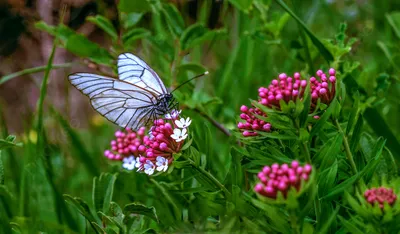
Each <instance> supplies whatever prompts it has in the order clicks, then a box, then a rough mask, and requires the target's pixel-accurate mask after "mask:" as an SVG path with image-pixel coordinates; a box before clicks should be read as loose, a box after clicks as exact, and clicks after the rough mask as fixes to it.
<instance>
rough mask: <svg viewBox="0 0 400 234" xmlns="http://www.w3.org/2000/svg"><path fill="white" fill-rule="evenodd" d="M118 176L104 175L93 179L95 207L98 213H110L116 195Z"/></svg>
mask: <svg viewBox="0 0 400 234" xmlns="http://www.w3.org/2000/svg"><path fill="white" fill-rule="evenodd" d="M116 179H117V176H116V174H109V173H103V174H101V175H100V177H95V178H94V179H93V193H92V197H93V203H94V204H93V205H94V208H95V209H96V211H103V212H104V213H106V214H107V213H108V211H109V209H110V203H111V200H112V197H113V193H114V183H115V180H116Z"/></svg>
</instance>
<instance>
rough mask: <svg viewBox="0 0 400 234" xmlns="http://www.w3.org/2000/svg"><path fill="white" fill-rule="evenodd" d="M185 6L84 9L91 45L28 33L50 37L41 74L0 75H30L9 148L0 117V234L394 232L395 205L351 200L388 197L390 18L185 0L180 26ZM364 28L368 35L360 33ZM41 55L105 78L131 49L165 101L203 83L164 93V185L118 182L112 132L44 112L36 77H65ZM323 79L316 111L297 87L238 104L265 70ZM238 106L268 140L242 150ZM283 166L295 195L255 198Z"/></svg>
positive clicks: (395, 37)
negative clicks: (306, 168) (32, 90)
mask: <svg viewBox="0 0 400 234" xmlns="http://www.w3.org/2000/svg"><path fill="white" fill-rule="evenodd" d="M97 2H103V1H97ZM178 2H179V1H178ZM388 2H390V3H386V4H387V5H386V6H389V5H390V4H393V5H395V3H394V1H388ZM187 4H188V3H184V4H183V5H181V3H179V4H178V3H175V1H169V2H167V1H159V0H143V1H131V0H120V1H119V2H118V4H117V5H116V6H115V10H116V11H117V12H115V13H116V14H114V15H116V17H114V18H113V16H110V15H109V14H106V13H105V12H102V11H101V10H99V13H98V14H97V15H94V16H89V17H87V18H86V20H85V21H88V22H90V24H93V25H95V26H96V27H97V28H98V29H99V31H102V32H103V34H102V35H103V37H104V38H105V40H104V41H105V43H106V44H105V45H104V44H98V43H97V42H95V41H94V40H93V41H92V38H91V39H88V37H86V36H85V35H83V34H80V33H78V31H76V30H74V29H72V26H71V28H70V27H68V26H67V25H69V24H58V25H49V24H47V23H45V22H44V21H39V22H36V23H35V24H34V26H35V28H36V30H40V31H42V32H46V33H48V34H50V35H52V36H53V37H54V45H53V48H52V51H51V56H50V57H49V59H48V63H47V65H45V66H40V67H35V68H28V69H25V70H23V71H20V72H17V73H13V74H8V75H6V76H3V77H2V78H0V85H2V84H4V83H6V82H8V81H10V80H11V79H13V81H17V80H18V77H19V76H21V75H27V74H31V73H37V72H44V77H43V80H42V83H41V86H40V98H39V101H38V105H37V111H36V112H35V113H34V115H33V119H32V120H30V121H28V122H27V125H26V126H25V128H24V133H22V134H16V135H17V136H18V139H19V140H18V142H21V143H16V142H15V139H16V138H15V136H10V134H9V133H8V128H7V125H6V123H5V119H4V118H3V115H2V114H3V113H2V112H1V113H0V129H1V137H0V138H1V139H0V228H1V229H0V230H1V231H0V232H2V233H27V232H28V233H29V232H35V233H37V232H46V233H54V232H59V233H62V232H63V233H127V234H128V233H191V232H196V233H203V232H204V233H206V232H207V233H214V232H215V233H233V232H234V233H348V232H349V233H395V232H397V231H398V230H399V228H400V227H399V224H400V222H399V221H400V201H397V202H396V203H395V204H394V205H393V206H390V205H388V204H385V206H384V208H383V209H380V208H378V207H377V206H372V205H371V204H369V203H368V202H366V200H365V198H364V196H363V193H364V191H365V190H366V189H367V188H371V187H378V186H386V187H391V188H394V190H395V193H396V194H397V196H399V195H400V191H399V190H398V188H399V182H398V181H399V179H398V172H399V168H398V165H400V163H399V162H400V143H399V139H400V131H399V129H400V124H399V121H398V112H399V110H400V109H399V108H400V106H399V105H398V98H399V95H398V94H399V91H400V90H399V84H398V81H399V78H398V75H397V73H398V71H399V66H398V55H399V48H398V46H397V45H398V42H399V39H400V20H399V19H400V17H399V11H389V9H390V8H389V7H387V9H386V10H382V9H384V6H380V5H378V4H377V5H376V6H373V4H374V3H366V4H367V5H368V6H362V4H359V5H353V6H355V7H356V9H357V12H358V13H357V14H358V15H357V17H358V18H357V20H354V19H352V18H351V17H353V16H351V15H348V14H347V13H346V12H347V11H345V10H343V9H342V8H345V7H346V6H339V5H340V4H338V5H334V6H333V5H330V3H325V2H323V3H322V2H321V3H316V2H315V1H314V3H313V4H310V3H308V2H307V1H306V2H302V1H292V2H291V1H282V0H275V1H269V0H251V1H250V0H229V1H222V2H221V1H215V3H214V2H211V1H209V2H208V1H203V2H201V1H198V6H197V8H196V7H195V8H196V11H197V12H196V14H193V13H190V11H188V10H187V9H189V6H188V5H187ZM215 4H220V5H218V6H219V7H218V9H217V10H216V9H211V7H215ZM191 7H193V6H191ZM369 7H374V10H376V11H377V13H371V12H370V8H369ZM336 8H337V9H336ZM397 10H399V9H397ZM215 11H217V12H218V14H219V16H218V17H215V16H214V14H215ZM315 12H317V13H315ZM370 14H373V15H370ZM213 17H214V18H213ZM343 21H347V23H343ZM364 24H365V28H364V29H362V30H369V28H370V27H372V29H371V30H372V31H371V32H369V31H365V32H364V31H363V32H361V33H360V29H359V27H360V25H363V26H364ZM381 24H383V25H384V26H383V27H381V26H380V25H381ZM369 25H372V26H369ZM378 25H379V26H378ZM362 33H364V34H362ZM349 35H351V36H349ZM57 48H64V49H66V50H67V51H69V52H70V53H72V54H73V55H75V56H76V57H78V58H79V59H81V60H82V61H83V60H89V61H90V65H95V66H96V67H98V68H101V69H99V70H101V71H107V72H108V74H109V75H114V76H116V74H115V70H116V69H115V59H116V57H117V56H118V54H119V53H122V52H133V53H135V54H138V55H139V56H140V57H141V58H143V59H144V60H145V61H146V62H147V63H148V64H149V65H150V66H151V67H152V68H153V69H154V70H155V71H156V72H157V73H158V74H159V75H160V77H161V78H162V80H163V81H164V82H165V84H166V85H167V86H169V87H171V88H175V87H177V86H178V85H179V84H181V83H183V82H185V81H187V80H188V79H190V78H191V77H194V76H196V75H199V74H203V73H205V72H206V71H209V75H208V76H205V77H203V78H199V79H196V80H194V81H191V82H189V83H188V84H186V85H185V86H182V87H181V88H179V89H178V90H176V91H175V92H174V96H175V97H176V98H177V100H178V101H179V103H180V106H181V108H182V109H183V110H184V111H183V114H184V115H185V116H190V117H191V118H192V120H193V123H192V125H191V126H190V128H191V131H190V136H189V138H188V139H187V140H186V142H185V145H184V146H183V148H182V152H180V153H178V154H175V155H174V161H173V163H172V165H170V167H169V170H168V171H167V172H165V173H157V174H155V175H153V176H147V175H145V174H143V173H136V172H135V171H132V172H127V171H125V170H122V169H121V165H120V163H119V162H109V161H107V160H106V159H105V158H104V157H102V155H101V153H102V151H103V150H104V149H105V148H106V147H107V144H108V142H109V140H110V139H111V138H112V136H113V135H112V134H113V131H114V130H115V127H113V126H112V125H110V124H108V123H106V122H105V121H103V122H101V121H100V122H99V121H94V120H93V121H91V124H90V125H89V128H88V129H85V130H83V129H78V128H76V126H74V124H73V122H72V120H71V119H69V117H68V115H63V114H61V113H59V112H58V111H56V110H55V109H54V107H53V106H52V100H51V99H49V98H48V97H47V89H48V86H47V85H48V83H49V81H50V82H51V79H52V78H53V77H51V70H52V69H58V68H65V67H71V66H72V65H73V64H72V63H66V64H53V58H54V54H55V51H56V49H57ZM74 65H75V64H74ZM91 67H92V66H91ZM329 67H334V68H335V69H336V71H337V82H336V86H335V89H336V95H335V97H334V98H333V100H332V102H331V103H330V104H329V105H328V104H324V103H322V102H320V101H319V102H318V103H317V104H316V105H315V106H313V107H311V102H312V101H313V100H312V97H311V95H310V87H309V86H307V89H306V91H305V95H304V96H303V98H302V99H297V100H296V101H289V102H284V101H281V102H280V108H279V109H278V108H269V107H266V106H264V105H261V104H260V103H258V101H257V100H254V99H256V94H257V89H258V88H259V87H268V84H269V82H270V81H271V79H273V78H274V77H277V75H278V74H279V73H281V72H287V73H288V74H292V73H294V72H296V71H299V72H300V73H301V74H302V77H307V78H308V77H311V76H313V75H314V74H315V72H316V71H315V70H314V69H315V68H321V69H323V70H327V68H329ZM92 72H93V73H97V71H92ZM249 99H250V101H249ZM241 105H253V106H254V107H257V108H259V109H260V110H261V111H262V112H264V113H265V116H259V115H257V116H256V117H257V118H259V119H261V120H263V121H265V122H268V123H270V124H271V126H272V131H271V132H263V131H258V132H257V133H258V135H257V136H254V137H244V136H243V134H242V133H241V132H240V131H239V130H237V128H236V125H237V123H238V121H239V117H238V116H239V114H240V111H239V108H240V106H241ZM72 108H74V107H72ZM2 110H3V109H2ZM315 115H318V116H319V119H315V118H313V117H314V116H315ZM29 123H34V124H32V126H31V125H30V124H29ZM54 132H56V133H60V135H61V137H60V138H57V137H56V138H53V137H52V136H53V134H54ZM295 159H296V160H298V161H299V162H300V164H301V165H304V164H305V163H310V164H311V165H312V166H313V169H312V170H313V171H312V175H311V177H310V178H309V179H308V181H307V182H304V181H303V182H302V183H301V185H300V188H301V189H300V190H296V189H293V188H292V189H290V190H289V191H288V193H287V194H284V193H281V192H279V193H278V195H277V198H275V199H272V198H267V197H264V196H261V195H259V194H256V192H255V191H254V190H253V188H254V186H255V185H256V184H257V183H258V181H259V179H258V178H257V173H258V172H259V171H260V170H262V168H263V167H264V166H265V165H271V164H273V163H280V164H283V163H288V164H290V163H291V162H292V161H293V160H295ZM93 177H94V178H93Z"/></svg>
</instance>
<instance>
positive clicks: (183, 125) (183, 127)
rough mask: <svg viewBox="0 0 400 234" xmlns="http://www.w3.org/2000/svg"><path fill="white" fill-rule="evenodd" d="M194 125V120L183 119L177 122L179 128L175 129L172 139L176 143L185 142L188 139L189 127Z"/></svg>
mask: <svg viewBox="0 0 400 234" xmlns="http://www.w3.org/2000/svg"><path fill="white" fill-rule="evenodd" d="M191 123H192V120H191V119H190V118H189V117H187V118H186V119H184V118H181V119H180V120H175V124H176V126H177V127H178V128H175V129H174V134H172V135H171V137H172V139H174V140H175V141H176V142H180V141H183V140H185V139H186V138H187V136H188V134H187V127H189V125H190V124H191Z"/></svg>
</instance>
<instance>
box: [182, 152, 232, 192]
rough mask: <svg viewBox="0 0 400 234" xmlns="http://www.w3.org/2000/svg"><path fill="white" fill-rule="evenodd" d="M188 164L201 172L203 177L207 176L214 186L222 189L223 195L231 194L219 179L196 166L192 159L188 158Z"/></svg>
mask: <svg viewBox="0 0 400 234" xmlns="http://www.w3.org/2000/svg"><path fill="white" fill-rule="evenodd" d="M188 160H189V163H190V165H191V166H192V167H193V168H194V169H196V170H197V171H198V172H200V173H201V174H203V175H204V176H205V177H207V179H209V180H210V181H211V182H212V183H213V184H214V185H215V186H217V187H218V188H220V189H221V190H222V191H224V193H225V195H227V196H231V193H230V192H229V191H228V189H227V188H226V187H225V186H224V185H223V184H222V183H221V182H219V180H217V178H215V177H214V176H213V175H212V174H211V173H210V172H208V171H206V170H204V169H203V168H201V167H199V166H197V165H196V164H195V163H194V162H193V160H191V159H188Z"/></svg>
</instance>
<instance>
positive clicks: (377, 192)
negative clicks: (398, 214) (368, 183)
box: [364, 187, 397, 209]
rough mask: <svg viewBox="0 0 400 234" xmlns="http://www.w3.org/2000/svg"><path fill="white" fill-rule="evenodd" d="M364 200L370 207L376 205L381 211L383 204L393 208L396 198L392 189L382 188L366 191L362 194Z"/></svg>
mask: <svg viewBox="0 0 400 234" xmlns="http://www.w3.org/2000/svg"><path fill="white" fill-rule="evenodd" d="M364 198H365V200H367V202H368V203H370V204H371V205H374V204H378V205H379V207H380V208H381V209H383V204H384V202H387V203H388V204H389V205H390V206H393V205H394V203H395V202H396V200H397V196H396V194H395V193H394V192H393V189H388V188H384V187H379V188H371V189H367V191H365V193H364Z"/></svg>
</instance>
